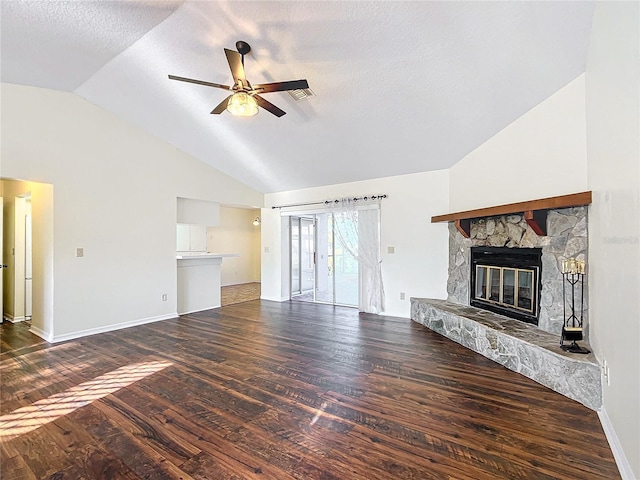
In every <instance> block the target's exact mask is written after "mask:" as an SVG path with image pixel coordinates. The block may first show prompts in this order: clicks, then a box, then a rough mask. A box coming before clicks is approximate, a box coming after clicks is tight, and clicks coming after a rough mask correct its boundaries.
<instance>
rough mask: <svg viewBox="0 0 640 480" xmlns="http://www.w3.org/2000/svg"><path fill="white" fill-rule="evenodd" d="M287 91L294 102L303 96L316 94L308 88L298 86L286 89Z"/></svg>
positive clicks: (303, 97)
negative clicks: (294, 88)
mask: <svg viewBox="0 0 640 480" xmlns="http://www.w3.org/2000/svg"><path fill="white" fill-rule="evenodd" d="M288 92H289V95H291V96H292V97H293V99H294V100H295V101H296V102H299V101H300V100H304V99H305V98H309V97H315V96H316V94H315V93H313V92H312V91H311V89H310V88H298V89H296V90H288Z"/></svg>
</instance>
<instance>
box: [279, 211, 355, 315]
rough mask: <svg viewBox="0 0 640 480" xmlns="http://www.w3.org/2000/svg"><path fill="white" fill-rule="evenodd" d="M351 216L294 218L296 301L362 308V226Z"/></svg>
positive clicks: (292, 236) (294, 281)
mask: <svg viewBox="0 0 640 480" xmlns="http://www.w3.org/2000/svg"><path fill="white" fill-rule="evenodd" d="M349 213H354V212H345V213H342V212H332V213H316V214H314V215H313V217H312V218H307V217H291V298H292V299H295V300H303V301H310V302H319V303H330V304H335V305H347V306H357V305H358V295H359V290H358V288H359V287H358V286H359V265H358V260H357V255H358V254H357V246H358V224H357V215H353V214H351V215H350V214H349ZM314 227H315V228H314ZM313 238H315V242H314V243H312V239H313ZM305 259H307V263H305ZM305 278H306V280H307V283H306V286H307V287H310V288H311V289H309V288H305ZM311 279H313V285H311Z"/></svg>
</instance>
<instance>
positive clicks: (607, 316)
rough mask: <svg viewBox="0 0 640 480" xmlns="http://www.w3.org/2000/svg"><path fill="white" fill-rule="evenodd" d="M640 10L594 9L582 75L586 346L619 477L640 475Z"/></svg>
mask: <svg viewBox="0 0 640 480" xmlns="http://www.w3.org/2000/svg"><path fill="white" fill-rule="evenodd" d="M639 11H640V7H639V4H638V3H637V2H601V3H598V4H597V6H596V11H595V14H594V21H593V28H592V33H591V38H590V45H589V58H588V63H587V73H586V107H587V139H588V141H587V147H588V151H587V153H588V169H589V170H588V171H589V188H590V189H591V190H592V191H593V204H592V206H591V209H590V212H589V231H590V235H589V259H590V265H589V274H590V279H589V296H590V298H591V307H590V308H591V311H590V322H591V346H592V347H593V349H594V351H595V353H596V355H597V357H598V358H599V360H600V361H601V362H602V361H605V360H606V361H607V364H608V365H609V372H610V374H609V378H610V383H611V384H610V385H607V384H606V382H604V386H603V404H604V410H605V411H606V414H607V416H608V418H609V419H610V421H611V424H612V426H613V428H614V429H615V434H616V436H617V438H618V440H619V442H620V445H621V447H622V451H623V452H624V456H625V457H626V461H627V462H628V464H627V466H630V468H631V469H632V472H631V471H627V472H625V471H624V470H623V473H624V474H625V475H626V476H625V478H640V354H639V352H640V295H638V293H639V292H640V227H639V224H640V133H639V132H640V113H639V110H640V34H639V29H640V27H639V26H640V14H639ZM614 453H615V449H614ZM618 460H620V458H618ZM619 464H620V461H619ZM623 465H624V462H623Z"/></svg>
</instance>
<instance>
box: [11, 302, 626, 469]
mask: <svg viewBox="0 0 640 480" xmlns="http://www.w3.org/2000/svg"><path fill="white" fill-rule="evenodd" d="M15 327H16V325H11V326H7V325H2V327H0V328H1V330H2V346H3V353H2V361H1V363H0V368H1V371H0V374H1V381H2V396H1V400H2V403H1V404H0V415H1V416H0V436H1V449H0V450H1V457H2V463H1V467H0V468H1V469H2V471H1V472H0V474H1V477H2V478H3V479H6V480H8V479H34V478H37V479H40V478H50V479H73V480H77V479H82V478H85V479H120V478H122V479H142V478H145V479H234V480H236V479H277V480H281V479H282V480H285V479H305V480H312V479H322V480H337V479H340V480H345V479H366V480H383V479H467V480H472V479H473V480H479V479H496V478H512V479H552V478H554V479H557V478H561V479H607V480H609V479H614V478H620V477H619V474H618V471H617V469H616V465H615V463H614V460H613V456H612V454H611V451H610V449H609V446H608V444H607V441H606V439H605V437H604V434H603V432H602V428H601V427H600V424H599V421H598V418H597V415H596V414H595V412H592V411H590V410H588V409H587V408H585V407H583V406H582V405H580V404H578V403H576V402H574V401H572V400H569V399H567V398H565V397H563V396H561V395H559V394H557V393H555V392H553V391H551V390H549V389H547V388H545V387H542V386H540V385H538V384H536V383H535V382H533V381H531V380H529V379H527V378H525V377H523V376H521V375H518V374H516V373H514V372H511V371H509V370H507V369H505V368H504V367H502V366H500V365H498V364H495V363H493V362H491V361H490V360H488V359H486V358H484V357H482V356H480V355H477V354H475V353H473V352H471V351H470V350H467V349H465V348H463V347H461V346H459V345H457V344H455V343H453V342H451V341H450V340H448V339H446V338H444V337H441V336H439V335H438V334H436V333H434V332H432V331H430V330H428V329H426V328H424V327H423V326H421V325H418V324H416V323H414V322H411V321H410V320H408V319H399V318H393V317H383V316H380V317H378V316H375V315H367V314H359V313H358V312H357V311H356V310H355V309H350V308H342V307H333V306H329V305H319V304H307V303H302V302H285V303H276V302H268V301H260V300H254V301H250V302H246V303H240V304H237V305H231V306H226V307H222V308H219V309H215V310H210V311H207V312H201V313H197V314H191V315H186V316H183V317H180V318H179V319H175V320H167V321H163V322H157V323H153V324H148V325H143V326H140V327H134V328H129V329H126V330H120V331H116V332H110V333H104V334H100V335H94V336H91V337H86V338H82V339H78V340H74V341H69V342H65V343H60V344H55V345H48V344H44V346H43V344H42V342H38V341H37V340H36V341H34V342H33V344H30V343H29V338H30V337H28V336H25V335H24V332H19V329H16V328H15ZM35 338H36V339H37V337H35ZM32 340H33V339H32ZM5 347H6V348H5Z"/></svg>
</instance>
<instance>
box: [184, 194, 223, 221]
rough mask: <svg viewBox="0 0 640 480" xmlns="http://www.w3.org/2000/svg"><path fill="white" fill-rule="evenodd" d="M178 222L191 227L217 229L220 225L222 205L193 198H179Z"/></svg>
mask: <svg viewBox="0 0 640 480" xmlns="http://www.w3.org/2000/svg"><path fill="white" fill-rule="evenodd" d="M176 221H177V222H178V223H186V224H189V225H206V226H208V227H216V226H218V225H219V224H220V204H219V203H216V202H207V201H206V200H196V199H193V198H178V212H177V218H176Z"/></svg>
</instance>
